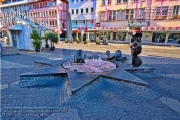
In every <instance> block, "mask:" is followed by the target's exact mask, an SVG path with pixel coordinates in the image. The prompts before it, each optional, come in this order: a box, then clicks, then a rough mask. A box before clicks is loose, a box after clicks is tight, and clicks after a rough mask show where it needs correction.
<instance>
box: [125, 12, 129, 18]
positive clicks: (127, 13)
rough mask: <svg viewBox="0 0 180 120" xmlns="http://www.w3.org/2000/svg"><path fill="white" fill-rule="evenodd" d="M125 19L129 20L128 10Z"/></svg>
mask: <svg viewBox="0 0 180 120" xmlns="http://www.w3.org/2000/svg"><path fill="white" fill-rule="evenodd" d="M125 19H126V20H128V19H129V10H126V16H125Z"/></svg>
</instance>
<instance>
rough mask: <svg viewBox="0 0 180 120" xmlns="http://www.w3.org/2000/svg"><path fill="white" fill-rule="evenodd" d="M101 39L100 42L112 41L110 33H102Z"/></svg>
mask: <svg viewBox="0 0 180 120" xmlns="http://www.w3.org/2000/svg"><path fill="white" fill-rule="evenodd" d="M99 39H100V40H110V32H100V33H99Z"/></svg>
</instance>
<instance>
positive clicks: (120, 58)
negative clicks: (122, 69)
mask: <svg viewBox="0 0 180 120" xmlns="http://www.w3.org/2000/svg"><path fill="white" fill-rule="evenodd" d="M110 54H111V53H110V51H109V50H107V51H106V55H107V56H108V57H107V59H108V60H116V61H125V60H127V58H126V57H121V54H122V52H121V50H116V52H115V55H113V56H111V55H110Z"/></svg>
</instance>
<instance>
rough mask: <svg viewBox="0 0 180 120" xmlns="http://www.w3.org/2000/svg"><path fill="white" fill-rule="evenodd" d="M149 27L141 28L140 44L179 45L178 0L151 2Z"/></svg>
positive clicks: (179, 6) (179, 7)
mask: <svg viewBox="0 0 180 120" xmlns="http://www.w3.org/2000/svg"><path fill="white" fill-rule="evenodd" d="M150 11H151V12H150V26H149V27H142V29H141V30H142V31H143V36H142V40H143V41H142V42H143V43H144V44H145V43H152V44H170V45H171V44H176V45H180V0H160V1H159V0H152V4H151V10H150Z"/></svg>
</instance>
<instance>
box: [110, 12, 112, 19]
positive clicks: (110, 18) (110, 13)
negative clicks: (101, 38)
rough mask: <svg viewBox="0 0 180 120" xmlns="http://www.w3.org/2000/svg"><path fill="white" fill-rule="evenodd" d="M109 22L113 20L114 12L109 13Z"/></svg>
mask: <svg viewBox="0 0 180 120" xmlns="http://www.w3.org/2000/svg"><path fill="white" fill-rule="evenodd" d="M109 20H112V12H111V11H109Z"/></svg>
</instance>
